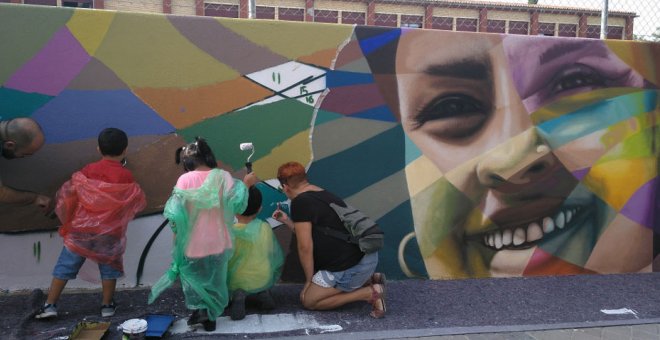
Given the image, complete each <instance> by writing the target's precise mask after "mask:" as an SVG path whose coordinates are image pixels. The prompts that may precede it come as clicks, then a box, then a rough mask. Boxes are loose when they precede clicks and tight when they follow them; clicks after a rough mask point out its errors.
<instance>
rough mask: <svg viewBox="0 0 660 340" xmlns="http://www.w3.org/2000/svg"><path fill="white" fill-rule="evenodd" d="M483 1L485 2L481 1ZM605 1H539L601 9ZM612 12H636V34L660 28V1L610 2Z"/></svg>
mask: <svg viewBox="0 0 660 340" xmlns="http://www.w3.org/2000/svg"><path fill="white" fill-rule="evenodd" d="M481 1H483V0H481ZM485 1H491V2H514V3H527V0H485ZM603 2H604V1H603V0H577V1H576V0H539V5H552V6H569V7H584V8H591V9H600V8H601V7H602V6H603ZM608 3H609V8H610V10H611V11H626V12H635V13H637V15H638V17H637V18H635V26H634V29H633V33H634V34H638V35H650V34H653V32H655V29H656V27H658V26H660V0H609V1H608Z"/></svg>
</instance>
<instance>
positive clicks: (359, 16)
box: [341, 12, 367, 25]
mask: <svg viewBox="0 0 660 340" xmlns="http://www.w3.org/2000/svg"><path fill="white" fill-rule="evenodd" d="M366 18H367V15H366V14H365V13H361V12H341V22H342V23H343V24H351V25H352V24H356V25H364V23H365V20H366Z"/></svg>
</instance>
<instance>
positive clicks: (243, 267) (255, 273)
mask: <svg viewBox="0 0 660 340" xmlns="http://www.w3.org/2000/svg"><path fill="white" fill-rule="evenodd" d="M249 193H250V198H249V200H248V205H247V208H246V209H245V211H244V212H243V213H242V214H240V215H236V219H237V220H238V223H235V224H234V225H233V226H232V227H231V228H230V229H231V233H232V236H233V239H234V255H233V256H232V258H231V260H229V270H228V273H229V274H228V279H229V291H230V292H231V293H232V301H231V306H230V308H229V315H230V317H231V319H232V320H241V319H243V318H244V317H245V298H246V295H253V297H254V298H256V299H257V300H258V303H259V306H260V308H262V309H273V308H275V303H274V302H273V298H272V296H271V295H270V288H271V287H273V285H274V284H275V283H276V282H277V280H279V278H280V274H281V273H282V265H283V264H284V255H283V253H282V248H281V247H280V244H279V243H278V242H277V238H276V237H275V234H274V233H273V230H272V229H271V227H270V225H269V224H268V223H267V222H264V221H263V220H261V219H259V218H257V214H258V213H259V211H260V210H261V201H262V197H261V192H260V191H259V189H257V187H254V186H253V187H250V189H249ZM251 297H252V296H251Z"/></svg>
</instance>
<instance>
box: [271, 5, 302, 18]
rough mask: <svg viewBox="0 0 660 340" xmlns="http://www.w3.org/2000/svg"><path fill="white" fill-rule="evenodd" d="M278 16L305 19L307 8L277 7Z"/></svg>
mask: <svg viewBox="0 0 660 340" xmlns="http://www.w3.org/2000/svg"><path fill="white" fill-rule="evenodd" d="M277 18H278V19H279V20H287V21H305V10H304V9H302V8H288V7H280V8H278V9H277Z"/></svg>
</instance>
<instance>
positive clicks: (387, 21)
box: [375, 13, 397, 27]
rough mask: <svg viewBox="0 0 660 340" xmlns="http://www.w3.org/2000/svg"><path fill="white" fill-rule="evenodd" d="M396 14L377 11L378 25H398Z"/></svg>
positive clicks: (376, 21) (376, 23) (376, 22)
mask: <svg viewBox="0 0 660 340" xmlns="http://www.w3.org/2000/svg"><path fill="white" fill-rule="evenodd" d="M396 21H397V20H396V14H387V13H376V20H375V25H376V26H387V27H396Z"/></svg>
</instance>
